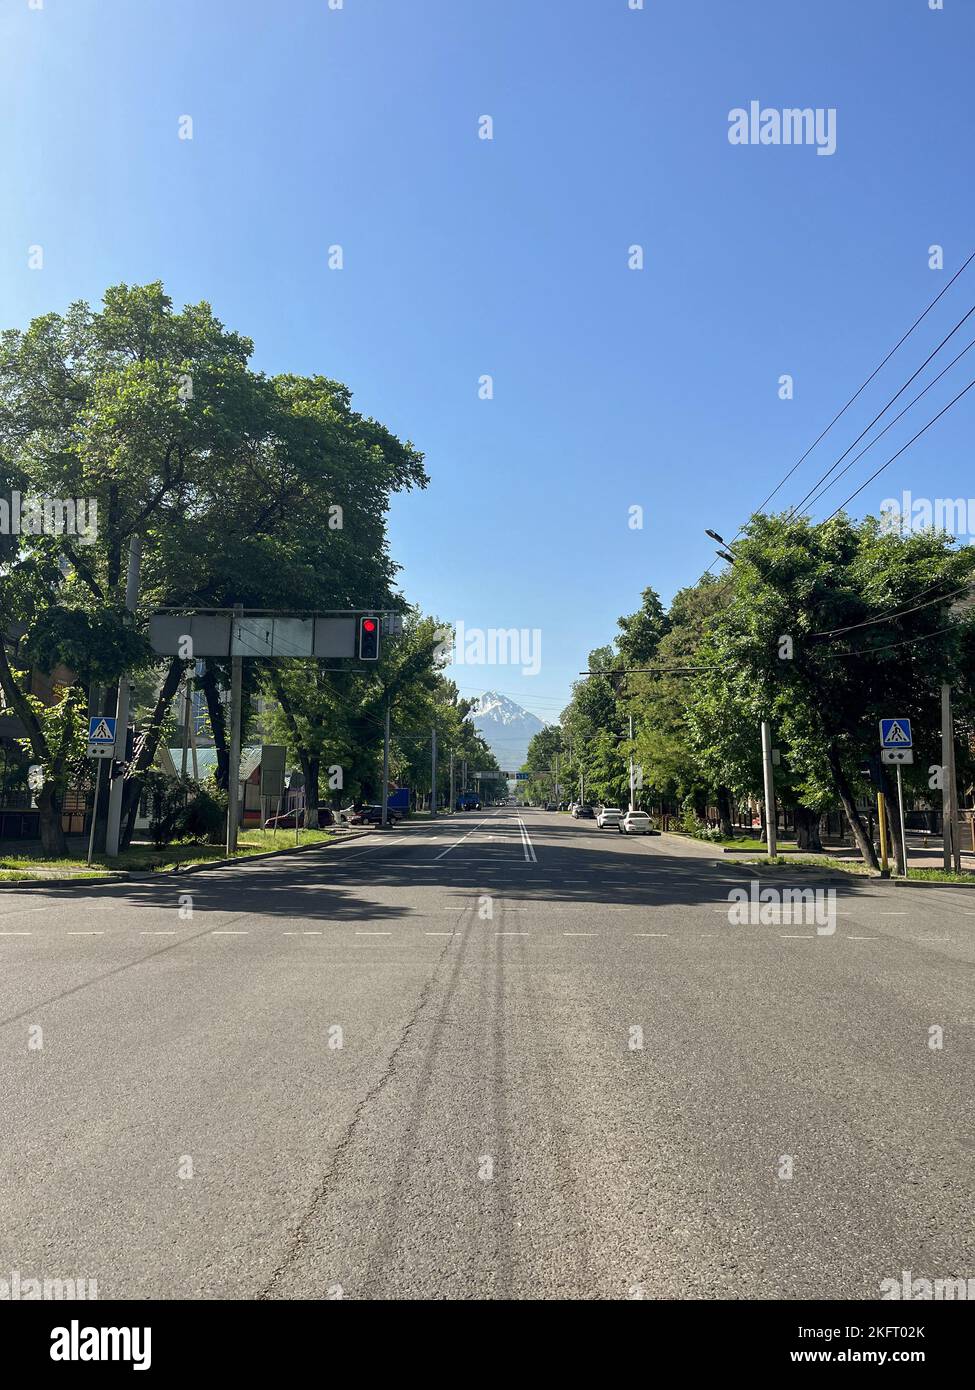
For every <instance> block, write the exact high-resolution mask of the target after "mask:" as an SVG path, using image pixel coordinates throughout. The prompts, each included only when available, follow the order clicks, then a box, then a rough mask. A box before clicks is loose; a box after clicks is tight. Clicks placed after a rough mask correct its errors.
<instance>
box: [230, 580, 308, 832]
mask: <svg viewBox="0 0 975 1390" xmlns="http://www.w3.org/2000/svg"><path fill="white" fill-rule="evenodd" d="M243 612H244V609H243V606H242V605H241V604H239V603H235V604H234V624H235V623H238V622H239V620H240V617H241V615H242V614H243ZM234 624H231V628H230V632H231V646H230V649H231V651H233V634H234ZM237 634H238V636H239V628H238V629H237ZM243 665H244V662H243V657H240V656H232V657H231V658H230V768H229V770H228V773H227V857H228V859H229V858H230V856H231V855H233V854H236V852H237V822H238V820H239V819H240V724H241V708H240V706H241V695H240V685H241V675H242V672H243ZM305 823H306V824H307V813H306V821H305ZM297 832H298V815H297V812H296V813H295V838H296V839H297Z"/></svg>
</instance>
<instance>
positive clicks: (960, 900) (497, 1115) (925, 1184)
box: [0, 808, 975, 1299]
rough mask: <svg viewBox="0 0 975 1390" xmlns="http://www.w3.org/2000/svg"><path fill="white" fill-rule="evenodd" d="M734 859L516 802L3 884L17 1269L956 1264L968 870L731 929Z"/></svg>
mask: <svg viewBox="0 0 975 1390" xmlns="http://www.w3.org/2000/svg"><path fill="white" fill-rule="evenodd" d="M753 877H754V876H753V873H752V872H751V871H750V870H748V869H746V868H741V867H737V866H734V865H731V864H728V863H726V862H716V856H715V853H714V851H713V850H711V849H709V848H707V847H705V846H701V845H697V844H694V843H690V844H686V843H679V842H677V841H676V840H673V839H671V838H670V837H666V838H653V839H628V838H625V837H623V836H621V835H619V834H617V833H616V832H615V831H605V832H602V831H599V830H598V829H597V827H596V826H595V824H594V822H592V821H573V820H571V819H570V818H569V817H567V816H565V815H556V814H547V813H543V812H537V811H525V812H519V811H516V810H514V809H511V808H507V809H504V810H486V811H482V812H475V813H470V814H468V815H463V816H455V817H453V818H451V819H449V820H447V821H442V822H438V823H430V824H426V825H419V824H418V825H412V826H404V827H402V828H396V829H393V830H391V831H389V832H375V834H374V836H370V837H368V838H366V839H359V840H357V841H354V842H352V843H349V844H347V845H344V846H341V847H335V848H329V849H326V850H323V851H316V852H312V853H303V854H300V855H293V856H290V857H283V858H277V859H272V860H267V861H264V862H258V863H255V864H251V865H242V866H239V867H237V866H235V867H233V868H231V869H221V870H214V871H209V872H206V873H201V874H194V875H186V876H180V877H166V878H163V879H160V880H159V881H158V882H152V883H134V882H133V883H129V884H124V885H112V886H109V887H104V888H91V889H85V890H83V891H79V888H78V887H77V886H75V887H73V888H69V887H63V888H54V887H52V888H50V889H48V888H45V889H44V890H43V891H40V892H38V891H17V892H4V893H0V1113H2V1131H3V1164H2V1177H0V1276H2V1277H6V1273H5V1272H6V1271H14V1270H16V1271H19V1274H20V1277H21V1278H22V1279H26V1278H30V1277H39V1278H43V1277H48V1278H67V1277H75V1278H81V1277H87V1278H94V1279H96V1280H97V1282H98V1290H99V1295H100V1297H102V1298H112V1297H116V1298H238V1297H239V1298H267V1299H279V1298H309V1299H312V1298H314V1299H319V1298H329V1297H332V1298H338V1297H345V1298H358V1299H362V1298H401V1299H402V1298H405V1299H418V1298H423V1299H426V1298H432V1299H472V1298H486V1299H491V1298H530V1299H547V1298H558V1299H626V1298H640V1297H644V1298H657V1297H682V1298H714V1297H730V1298H742V1299H746V1298H747V1299H752V1298H762V1299H783V1298H784V1299H789V1298H826V1297H835V1298H868V1299H873V1298H877V1297H879V1294H880V1285H881V1281H882V1280H884V1279H887V1278H897V1279H900V1277H901V1271H902V1270H903V1269H909V1270H911V1271H912V1272H913V1276H914V1277H928V1278H937V1277H951V1276H955V1275H957V1276H958V1277H968V1276H975V1237H973V1218H972V1211H973V1204H972V1188H973V1182H972V1171H973V1156H975V1122H973V1107H972V1076H973V1061H975V1047H973V1039H975V995H973V979H975V972H973V957H975V952H973V940H975V894H968V893H966V891H965V890H963V889H941V888H938V889H929V890H925V889H924V888H917V889H904V888H894V887H891V886H888V885H881V884H879V883H876V882H866V881H860V882H858V881H856V880H852V879H851V880H850V882H849V884H848V886H847V887H844V888H841V889H840V890H839V896H838V902H837V908H838V916H837V918H836V928H837V929H836V931H835V933H834V934H832V935H826V934H820V933H818V932H817V931H816V929H815V927H814V926H802V925H799V926H797V925H795V924H788V923H782V922H779V921H776V922H773V923H772V924H769V925H760V924H755V925H742V926H732V925H730V924H729V919H728V895H729V892H730V891H731V890H733V889H735V888H737V887H745V888H747V887H748V886H749V884H751V883H752V882H753ZM790 881H791V880H790ZM775 883H776V879H775V878H774V877H771V878H770V877H763V879H762V882H761V886H762V887H765V886H769V885H771V886H774V885H775ZM939 1028H940V1029H942V1030H943V1036H942V1037H941V1039H940V1040H941V1042H942V1044H943V1045H942V1046H940V1047H938V1046H932V1045H931V1044H932V1043H936V1042H937V1041H938V1040H939V1035H938V1034H937V1033H936V1032H934V1033H932V1031H931V1030H932V1029H939ZM38 1030H40V1031H38ZM790 1173H791V1176H789V1174H790Z"/></svg>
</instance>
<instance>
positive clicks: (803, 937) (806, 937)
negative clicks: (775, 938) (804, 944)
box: [779, 931, 816, 941]
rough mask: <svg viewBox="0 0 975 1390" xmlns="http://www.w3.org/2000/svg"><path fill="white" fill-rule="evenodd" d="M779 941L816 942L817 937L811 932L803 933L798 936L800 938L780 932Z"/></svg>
mask: <svg viewBox="0 0 975 1390" xmlns="http://www.w3.org/2000/svg"><path fill="white" fill-rule="evenodd" d="M779 940H780V941H815V940H816V936H815V933H814V932H811V931H809V932H802V933H801V934H800V935H798V936H796V935H792V936H787V935H786V934H785V933H784V932H779Z"/></svg>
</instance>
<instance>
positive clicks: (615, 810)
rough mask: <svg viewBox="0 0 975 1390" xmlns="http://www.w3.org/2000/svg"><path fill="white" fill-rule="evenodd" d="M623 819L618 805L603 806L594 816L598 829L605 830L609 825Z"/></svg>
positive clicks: (616, 823) (617, 823)
mask: <svg viewBox="0 0 975 1390" xmlns="http://www.w3.org/2000/svg"><path fill="white" fill-rule="evenodd" d="M622 819H623V812H622V811H621V810H620V808H619V807H618V806H603V807H602V809H601V810H600V812H599V815H598V816H597V817H596V824H597V825H598V826H599V828H600V830H606V829H607V827H609V826H614V825H619V823H620V821H621V820H622Z"/></svg>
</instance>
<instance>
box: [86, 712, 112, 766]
mask: <svg viewBox="0 0 975 1390" xmlns="http://www.w3.org/2000/svg"><path fill="white" fill-rule="evenodd" d="M117 726H118V720H117V719H116V717H115V715H114V714H96V715H95V717H94V719H89V720H88V756H89V758H112V757H114V756H115V730H116V727H117Z"/></svg>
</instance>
